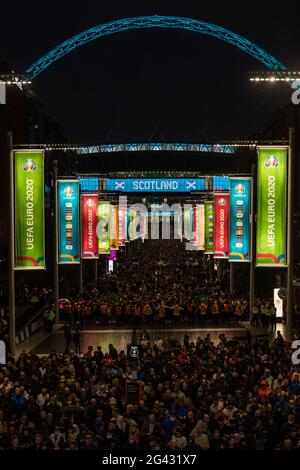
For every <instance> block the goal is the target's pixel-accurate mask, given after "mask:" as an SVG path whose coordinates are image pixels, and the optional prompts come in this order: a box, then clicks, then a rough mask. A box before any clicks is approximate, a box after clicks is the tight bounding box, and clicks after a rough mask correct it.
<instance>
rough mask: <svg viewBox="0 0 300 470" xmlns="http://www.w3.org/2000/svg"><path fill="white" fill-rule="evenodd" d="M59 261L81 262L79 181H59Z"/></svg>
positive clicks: (68, 262)
mask: <svg viewBox="0 0 300 470" xmlns="http://www.w3.org/2000/svg"><path fill="white" fill-rule="evenodd" d="M57 205H58V263H63V264H74V263H80V254H79V253H80V243H79V241H80V240H79V183H78V181H77V180H59V181H57Z"/></svg>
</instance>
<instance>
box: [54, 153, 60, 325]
mask: <svg viewBox="0 0 300 470" xmlns="http://www.w3.org/2000/svg"><path fill="white" fill-rule="evenodd" d="M57 170H58V168H57V161H56V160H55V161H54V162H53V175H54V206H55V214H54V240H55V255H54V311H55V323H58V322H59V309H58V299H59V280H58V269H59V267H58V191H57Z"/></svg>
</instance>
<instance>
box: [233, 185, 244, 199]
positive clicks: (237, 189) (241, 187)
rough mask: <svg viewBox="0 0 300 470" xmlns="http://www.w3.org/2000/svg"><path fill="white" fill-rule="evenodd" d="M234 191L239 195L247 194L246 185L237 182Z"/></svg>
mask: <svg viewBox="0 0 300 470" xmlns="http://www.w3.org/2000/svg"><path fill="white" fill-rule="evenodd" d="M234 192H235V194H237V195H238V196H243V194H245V186H244V185H243V184H241V183H240V184H237V185H236V186H235V187H234Z"/></svg>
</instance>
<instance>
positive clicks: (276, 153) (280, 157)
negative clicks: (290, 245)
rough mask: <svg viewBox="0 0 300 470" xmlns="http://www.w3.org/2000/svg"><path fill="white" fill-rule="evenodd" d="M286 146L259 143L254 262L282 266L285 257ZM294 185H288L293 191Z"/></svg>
mask: <svg viewBox="0 0 300 470" xmlns="http://www.w3.org/2000/svg"><path fill="white" fill-rule="evenodd" d="M287 152H288V147H283V146H282V147H258V168H257V238H256V265H257V266H267V267H272V266H274V267H283V266H286V265H287V259H286V173H287ZM292 190H293V188H290V191H292Z"/></svg>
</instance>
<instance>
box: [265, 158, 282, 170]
mask: <svg viewBox="0 0 300 470" xmlns="http://www.w3.org/2000/svg"><path fill="white" fill-rule="evenodd" d="M278 165H279V161H278V158H277V157H275V155H270V156H269V157H267V158H266V159H265V167H266V168H278Z"/></svg>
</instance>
